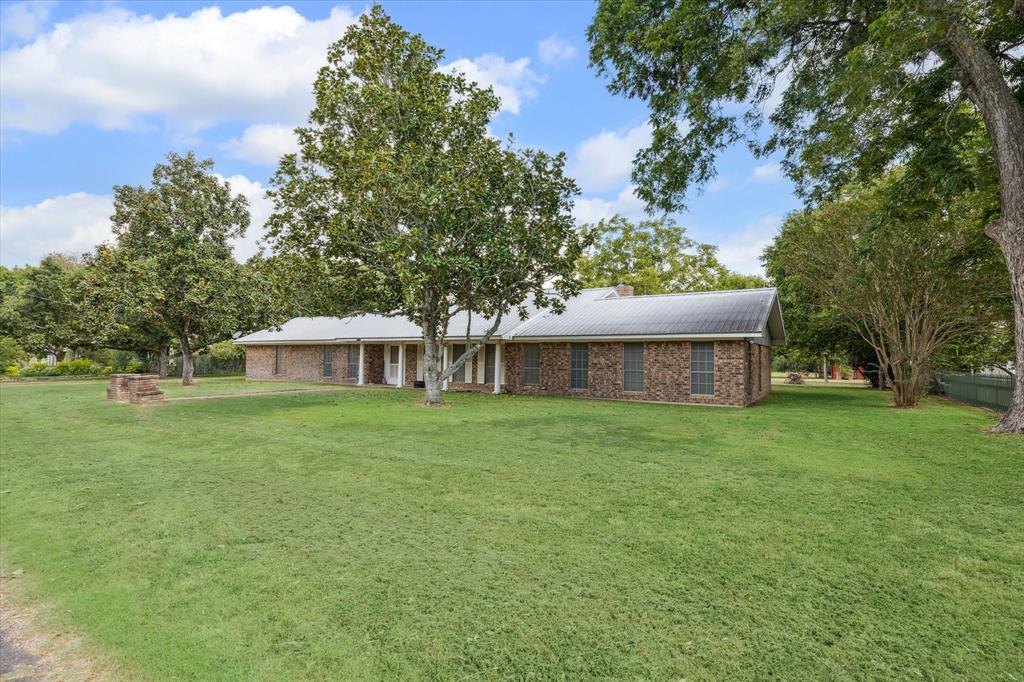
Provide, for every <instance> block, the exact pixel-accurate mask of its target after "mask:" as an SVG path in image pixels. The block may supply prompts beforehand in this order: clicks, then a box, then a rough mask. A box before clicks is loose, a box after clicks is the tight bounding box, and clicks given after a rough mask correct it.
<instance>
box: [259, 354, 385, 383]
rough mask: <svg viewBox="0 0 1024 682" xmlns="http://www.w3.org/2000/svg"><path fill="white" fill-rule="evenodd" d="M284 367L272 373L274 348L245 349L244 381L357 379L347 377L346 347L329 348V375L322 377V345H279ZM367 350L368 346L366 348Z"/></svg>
mask: <svg viewBox="0 0 1024 682" xmlns="http://www.w3.org/2000/svg"><path fill="white" fill-rule="evenodd" d="M281 347H282V348H284V368H283V371H281V372H280V373H277V374H275V373H274V362H275V358H276V355H277V348H278V346H246V348H245V378H246V379H249V380H252V381H323V382H328V383H346V384H348V383H355V382H356V381H357V380H358V378H359V377H357V376H353V377H350V376H348V346H347V345H332V346H331V348H332V349H333V350H332V357H331V370H332V371H331V375H330V376H324V374H323V370H324V366H323V362H324V347H323V346H281ZM367 349H369V347H367Z"/></svg>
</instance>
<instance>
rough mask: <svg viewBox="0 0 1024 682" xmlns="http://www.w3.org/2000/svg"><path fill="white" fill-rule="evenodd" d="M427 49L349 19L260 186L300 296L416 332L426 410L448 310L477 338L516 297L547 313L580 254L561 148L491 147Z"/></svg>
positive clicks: (478, 116) (464, 87)
mask: <svg viewBox="0 0 1024 682" xmlns="http://www.w3.org/2000/svg"><path fill="white" fill-rule="evenodd" d="M442 55H443V52H442V51H441V50H440V49H438V48H435V47H432V46H430V45H428V44H427V43H426V42H424V40H423V38H422V37H420V36H418V35H412V34H410V33H408V32H406V31H404V30H403V29H402V28H401V27H400V26H398V25H397V24H395V23H394V22H392V21H391V20H390V18H389V17H388V16H387V15H386V14H385V13H384V11H383V10H382V9H381V8H380V7H379V6H375V7H374V8H373V9H372V10H370V11H369V12H367V13H365V14H364V15H363V16H362V17H361V19H360V21H359V23H358V24H357V25H355V26H353V27H351V28H350V29H349V30H348V31H347V32H346V34H345V36H344V37H343V38H342V39H341V40H339V41H338V42H337V43H335V44H334V45H332V46H331V48H330V49H329V51H328V55H327V66H325V67H324V68H322V69H321V70H320V73H319V75H318V76H317V79H316V83H315V84H314V92H315V94H316V105H315V106H314V108H313V110H312V112H311V113H310V115H309V121H308V125H307V126H306V127H302V128H299V129H297V131H296V132H297V134H298V138H299V142H300V148H301V149H300V152H299V153H298V154H290V155H286V156H285V157H283V158H282V160H281V165H280V167H279V169H278V171H277V173H276V174H275V176H274V178H273V181H272V184H273V190H272V191H271V192H270V195H271V197H272V198H273V199H274V202H275V207H276V210H275V212H274V214H273V216H272V217H271V219H270V221H269V240H270V242H271V244H272V245H273V248H274V251H275V254H276V258H277V264H278V266H279V267H281V268H282V269H284V270H285V271H286V272H287V271H291V272H292V273H294V275H295V279H296V280H298V281H301V282H303V283H304V286H303V290H305V291H309V292H315V295H316V300H315V302H314V303H313V305H314V306H315V307H317V308H319V309H320V310H332V311H336V312H338V313H342V314H348V313H351V312H354V311H375V312H381V313H385V314H402V315H405V316H407V317H409V318H410V319H411V320H413V321H414V322H416V323H417V324H418V325H420V326H421V327H422V329H423V333H424V342H425V346H426V358H425V360H426V372H425V373H426V381H427V397H428V401H430V402H437V401H439V400H440V391H439V382H440V380H441V379H442V378H443V376H442V373H441V370H440V367H439V361H440V354H439V353H438V344H439V343H440V341H441V340H442V339H443V338H444V335H445V333H446V329H447V326H448V322H449V320H450V318H451V316H452V315H453V314H454V313H455V312H456V311H458V310H467V311H470V312H471V313H473V314H476V315H482V316H486V317H490V318H492V319H493V320H494V324H493V326H492V327H491V331H492V332H493V330H494V329H496V328H497V324H498V323H499V322H500V320H501V318H502V317H503V316H504V315H507V314H510V313H513V312H515V311H519V312H520V313H521V314H522V313H523V309H522V304H523V303H524V302H525V301H526V300H527V299H528V298H532V300H533V302H534V303H535V304H536V305H538V306H540V307H554V308H558V307H559V306H560V305H561V302H560V299H559V298H558V296H556V294H558V295H563V296H567V295H572V294H573V293H575V292H576V291H577V290H578V288H579V285H578V284H577V283H576V282H575V281H574V280H573V279H572V277H571V274H572V272H573V269H574V266H575V263H576V260H577V258H578V256H579V255H580V253H581V251H582V248H583V246H584V245H585V242H584V240H583V239H582V238H581V237H580V235H579V234H578V232H577V231H576V229H575V228H574V225H573V221H572V217H571V214H570V209H571V199H572V197H573V196H574V195H575V194H576V193H577V192H578V190H577V188H576V185H575V183H574V182H573V181H572V180H571V179H570V178H568V177H566V176H565V174H564V165H565V156H564V154H558V155H555V156H552V155H549V154H547V153H545V152H543V151H538V150H531V149H524V150H516V149H513V148H512V146H511V143H510V144H509V145H507V146H503V145H502V144H501V143H500V142H499V141H497V140H495V139H494V138H492V137H491V136H490V135H489V134H488V131H487V125H488V123H489V122H490V120H491V117H492V116H493V115H494V114H495V113H496V112H497V111H498V105H499V101H498V98H497V97H496V96H495V95H494V93H493V92H492V91H491V90H490V89H481V88H480V87H478V86H477V85H476V84H474V83H472V82H470V81H468V80H466V78H465V77H463V76H462V75H461V74H452V73H447V72H445V71H443V70H441V69H440V68H439V67H440V61H441V58H442ZM552 282H553V290H552V289H549V288H548V284H550V283H552ZM486 336H489V334H487V335H485V337H486ZM478 348H479V344H473V345H470V346H469V348H468V350H467V351H466V353H465V354H463V356H462V357H460V358H456V359H454V362H453V363H452V364H451V365H450V366H449V367H448V369H447V371H446V374H447V375H450V374H451V373H452V372H454V371H457V370H458V368H459V367H460V366H462V364H463V363H464V362H465V360H466V359H468V358H469V357H472V355H473V354H475V353H476V351H477V350H478Z"/></svg>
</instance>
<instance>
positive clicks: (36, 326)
mask: <svg viewBox="0 0 1024 682" xmlns="http://www.w3.org/2000/svg"><path fill="white" fill-rule="evenodd" d="M83 275H84V269H83V266H82V263H81V262H79V261H78V259H76V258H73V257H71V256H66V255H63V254H58V253H52V254H50V255H48V256H46V257H45V258H43V260H42V261H41V262H40V263H39V265H38V266H28V267H24V268H15V269H14V270H7V271H5V273H4V276H3V278H2V281H0V286H2V293H3V295H2V300H0V328H2V332H3V333H4V334H5V335H6V336H11V337H14V338H15V339H17V341H18V343H19V344H20V345H21V346H22V347H23V348H24V349H25V350H26V351H28V352H29V353H32V354H34V355H47V354H49V353H52V354H54V355H55V356H57V359H58V360H60V359H63V357H64V353H65V350H66V349H68V348H74V347H76V346H79V345H82V344H84V343H87V342H88V331H87V328H86V325H85V321H84V317H83V310H82V306H81V305H80V287H81V283H82V278H83Z"/></svg>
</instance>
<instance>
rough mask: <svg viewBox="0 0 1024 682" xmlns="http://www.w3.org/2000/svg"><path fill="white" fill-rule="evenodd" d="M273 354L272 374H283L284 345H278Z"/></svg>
mask: <svg viewBox="0 0 1024 682" xmlns="http://www.w3.org/2000/svg"><path fill="white" fill-rule="evenodd" d="M276 351H277V352H276V353H275V354H274V374H284V346H278V347H277V349H276Z"/></svg>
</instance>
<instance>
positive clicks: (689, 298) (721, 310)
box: [512, 289, 784, 338]
mask: <svg viewBox="0 0 1024 682" xmlns="http://www.w3.org/2000/svg"><path fill="white" fill-rule="evenodd" d="M777 305H778V301H777V296H776V291H775V289H741V290H738V291H709V292H698V293H689V294H663V295H655V296H625V297H621V298H620V297H617V296H614V295H610V296H599V297H593V296H579V297H577V298H575V299H572V300H571V301H569V302H568V303H567V304H566V310H565V312H564V313H563V314H562V315H553V314H550V313H548V312H542V313H540V314H539V315H537V316H535V317H533V318H531V319H530V320H528V321H527V322H525V323H524V324H522V325H520V326H519V327H517V328H516V329H515V330H514V331H513V333H512V337H513V338H541V337H560V338H562V337H594V336H604V337H614V336H691V335H692V336H707V335H723V334H724V335H739V334H751V335H760V334H762V333H763V332H764V331H765V325H766V323H767V322H768V318H769V317H770V314H771V312H772V308H773V307H775V306H777ZM781 321H782V320H781V314H780V315H779V319H778V322H779V324H780V325H781ZM774 332H775V333H771V332H770V333H771V336H772V337H776V336H777V335H778V336H782V335H783V334H784V332H783V331H782V329H781V328H779V329H777V330H774Z"/></svg>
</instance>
